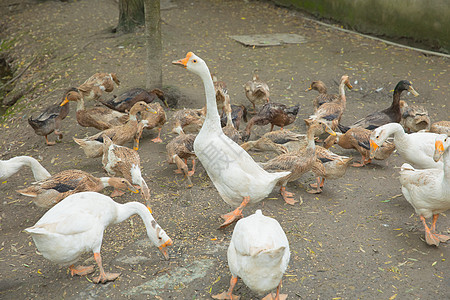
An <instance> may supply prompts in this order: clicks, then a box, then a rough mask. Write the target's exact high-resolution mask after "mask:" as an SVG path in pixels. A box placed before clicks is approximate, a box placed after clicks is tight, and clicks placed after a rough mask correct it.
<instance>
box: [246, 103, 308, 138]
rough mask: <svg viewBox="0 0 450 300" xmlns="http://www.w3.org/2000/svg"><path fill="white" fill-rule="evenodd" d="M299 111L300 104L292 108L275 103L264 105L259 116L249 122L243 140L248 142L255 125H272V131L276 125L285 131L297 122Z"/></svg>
mask: <svg viewBox="0 0 450 300" xmlns="http://www.w3.org/2000/svg"><path fill="white" fill-rule="evenodd" d="M299 109H300V105H299V104H297V105H295V106H291V107H287V106H286V105H284V104H281V103H273V102H270V103H266V104H264V106H263V107H262V108H261V110H260V111H259V112H258V114H257V115H256V116H254V117H252V118H251V119H250V121H248V123H247V126H246V127H245V130H244V132H243V134H242V139H243V140H244V141H248V139H249V138H250V131H251V129H252V127H253V125H258V126H264V125H267V124H270V131H272V130H273V127H274V126H275V125H276V126H279V127H281V129H283V128H284V127H285V126H287V125H289V124H292V123H293V122H294V121H295V119H296V118H297V114H298V111H299Z"/></svg>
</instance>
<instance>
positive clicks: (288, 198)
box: [280, 187, 298, 205]
mask: <svg viewBox="0 0 450 300" xmlns="http://www.w3.org/2000/svg"><path fill="white" fill-rule="evenodd" d="M280 193H281V196H283V199H284V201H285V202H286V203H287V204H289V205H294V204H295V203H297V202H298V201H297V200H295V199H294V195H295V194H294V193H291V192H287V191H286V188H285V187H282V188H281V189H280Z"/></svg>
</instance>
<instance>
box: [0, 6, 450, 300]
mask: <svg viewBox="0 0 450 300" xmlns="http://www.w3.org/2000/svg"><path fill="white" fill-rule="evenodd" d="M172 4H175V5H176V6H175V7H172V8H171V9H167V10H163V11H162V13H161V15H162V20H163V23H162V31H163V40H164V43H163V52H164V54H163V55H164V56H163V58H164V62H163V80H164V85H166V86H172V87H177V88H178V89H180V90H181V91H182V92H183V93H184V94H186V95H187V96H188V97H187V98H186V99H182V101H180V103H179V105H178V109H179V108H183V107H193V108H200V107H202V106H203V105H204V101H205V97H204V92H203V85H202V83H201V81H200V79H199V78H198V77H196V76H195V75H193V74H191V73H189V72H187V71H186V70H183V69H181V68H177V67H175V66H172V65H171V61H172V60H175V59H179V58H182V57H184V56H185V54H186V52H188V51H193V52H195V53H196V54H197V55H199V56H200V57H202V58H203V59H204V60H205V61H206V62H207V64H208V66H209V68H210V70H211V72H213V73H215V74H216V75H217V77H218V78H219V79H220V80H223V81H225V82H226V83H227V85H228V90H229V93H230V95H231V99H232V102H233V103H237V104H244V105H247V106H248V107H249V104H250V103H249V102H248V101H247V99H246V98H245V95H244V89H243V87H242V85H243V84H244V83H245V82H246V81H248V80H249V79H250V78H251V74H252V72H253V70H255V69H258V70H259V74H260V77H261V79H263V80H265V81H267V83H268V84H269V86H270V89H271V100H272V101H274V102H281V103H285V104H288V105H294V104H297V103H300V105H301V110H300V112H299V115H298V117H297V120H296V121H295V123H294V124H292V125H290V126H288V127H287V128H289V129H291V130H296V131H298V132H305V126H304V123H303V120H302V119H304V118H306V117H307V116H309V115H310V114H311V113H312V100H313V98H314V97H315V96H316V93H315V92H309V93H307V92H304V91H305V89H306V88H307V87H309V84H310V82H311V81H313V80H319V79H320V80H322V81H324V82H325V83H326V84H327V85H328V87H329V91H330V92H334V93H337V84H338V80H339V78H340V76H341V75H343V74H348V75H349V76H350V78H351V81H352V83H353V84H354V89H353V90H352V91H349V92H348V93H347V99H348V100H347V110H346V112H345V114H344V116H343V120H342V122H343V124H351V123H353V122H354V121H355V120H357V119H359V118H361V117H363V116H365V115H367V114H368V113H370V112H373V111H375V110H379V109H382V108H385V107H387V106H389V105H390V103H391V100H392V90H393V88H394V86H395V85H396V83H397V82H398V81H399V80H402V79H408V80H411V81H412V82H413V85H414V88H415V89H416V90H417V91H418V92H419V93H420V96H419V97H416V98H414V97H413V96H412V95H406V94H405V95H403V96H402V98H403V99H404V100H406V101H408V102H410V103H411V102H412V103H418V104H421V105H423V106H425V107H426V108H427V109H428V111H429V113H430V117H431V118H432V120H433V121H439V120H444V119H448V116H449V109H448V103H449V96H448V95H449V94H450V85H449V83H450V80H449V79H450V76H449V60H448V59H445V58H441V57H436V56H425V55H423V54H421V53H420V52H414V51H410V50H405V49H402V48H397V47H393V46H388V45H386V44H384V43H383V42H378V41H373V40H370V39H366V38H363V37H360V36H358V35H356V34H350V33H343V32H339V31H336V30H333V29H330V28H326V27H322V26H320V25H317V24H316V23H314V22H311V21H308V20H305V19H303V18H302V14H301V13H299V12H296V11H292V10H289V9H286V8H280V7H276V6H274V5H273V4H271V3H266V2H262V1H236V0H228V1H199V0H190V1H186V0H176V1H175V0H174V1H173V2H172ZM0 11H1V13H0V14H1V30H2V32H1V38H2V40H4V41H9V42H11V47H10V48H8V49H3V48H2V49H3V50H2V54H6V55H7V56H8V58H9V59H11V64H12V66H13V68H14V69H16V70H17V72H19V71H20V70H21V69H22V68H24V67H25V66H27V64H28V63H30V62H31V61H32V60H33V58H35V57H37V59H36V62H35V63H34V64H33V65H31V66H30V68H29V69H28V70H27V71H26V72H25V73H24V75H23V76H22V77H21V78H20V79H19V80H18V83H17V85H18V86H19V87H21V89H24V90H25V91H26V93H25V95H24V97H22V98H21V99H20V100H19V102H18V104H16V106H15V108H14V109H13V110H12V113H11V111H9V115H8V116H7V117H6V120H5V121H4V122H3V123H2V124H1V126H0V128H1V129H0V136H1V140H0V157H1V159H9V158H11V157H14V156H18V155H30V156H33V157H35V158H38V159H39V160H40V161H41V163H42V164H43V165H44V166H45V167H46V168H47V169H48V170H49V171H50V172H51V173H56V172H59V171H61V170H64V169H71V168H77V169H81V170H85V171H89V172H91V173H92V174H94V175H96V176H105V175H104V174H105V173H104V171H103V170H102V165H101V159H100V158H98V159H87V158H85V156H84V154H83V152H82V150H81V149H80V148H79V147H78V146H77V145H76V144H75V143H74V142H73V141H72V137H74V136H76V137H84V136H86V135H90V134H93V133H95V132H96V130H95V129H86V128H83V127H80V126H79V125H78V124H77V122H76V119H75V106H74V105H72V106H71V112H70V114H69V116H68V117H67V118H66V119H65V120H64V121H63V132H64V138H63V142H62V143H60V144H57V145H55V146H52V147H48V146H46V145H45V143H44V138H43V137H41V136H37V135H35V134H34V132H33V130H32V129H31V127H29V125H28V124H27V121H26V120H27V118H28V117H29V116H30V115H33V116H36V115H37V114H38V112H39V111H41V110H42V109H43V108H45V107H46V106H48V105H50V104H53V103H56V102H58V101H60V99H61V97H62V95H63V92H64V90H66V89H67V88H69V87H71V86H77V85H79V84H81V83H82V82H84V80H85V79H86V78H88V77H89V76H90V75H92V74H94V73H96V72H116V73H117V74H118V75H119V77H120V79H121V82H122V84H121V86H120V87H119V88H118V89H116V90H115V91H114V92H113V94H120V93H121V92H123V91H126V90H127V89H129V88H132V87H143V86H144V85H145V81H146V80H145V79H146V77H145V76H146V74H145V44H144V39H143V33H142V31H141V32H138V33H133V34H122V35H116V34H113V33H111V30H112V28H113V27H115V26H116V24H117V20H118V4H117V1H111V0H95V1H88V0H80V1H69V2H59V1H31V0H28V1H26V0H24V1H9V0H8V1H3V2H2V3H1V4H0ZM256 33H297V34H300V35H303V36H305V37H306V39H307V43H305V44H298V45H284V46H278V47H257V48H252V47H245V46H243V45H241V44H239V43H237V42H235V41H234V40H232V39H231V38H230V37H229V36H230V35H238V34H256ZM16 90H17V88H16ZM377 91H378V92H377ZM111 96H112V94H110V95H105V97H111ZM167 114H168V116H169V118H170V116H171V115H172V114H173V110H167ZM268 130H269V127H268V126H266V127H262V128H257V129H256V131H255V133H253V134H252V137H251V138H252V139H255V138H257V137H258V136H260V135H261V134H263V133H264V132H266V131H268ZM167 131H168V126H165V127H164V128H163V140H164V143H163V144H155V143H152V142H151V141H150V139H151V138H153V137H154V136H155V134H156V133H155V132H147V133H146V134H145V135H144V138H143V140H142V141H141V148H140V150H139V153H140V155H141V161H142V166H143V173H144V177H145V179H146V180H147V183H148V184H149V186H150V187H151V189H152V203H153V215H154V217H155V219H156V220H157V221H158V223H159V224H160V225H161V226H162V227H163V228H164V229H165V230H166V232H167V233H168V234H169V236H170V237H171V238H172V239H173V241H174V245H173V247H172V248H171V249H170V257H171V259H170V260H169V261H165V260H163V257H162V256H161V255H160V253H159V252H158V250H157V249H156V248H155V247H153V246H152V245H151V244H150V242H149V240H148V238H147V237H146V234H145V230H144V226H143V223H142V221H141V220H140V219H139V218H138V217H133V218H131V219H129V220H127V221H125V222H122V223H121V224H118V225H114V226H111V227H109V228H108V229H107V231H106V232H105V236H104V239H103V246H102V257H103V263H104V266H105V269H106V270H111V271H113V272H121V273H122V274H121V276H120V277H119V279H117V280H116V281H115V282H111V283H108V284H104V285H101V284H100V285H95V284H93V283H92V282H91V280H92V275H89V276H85V277H73V278H72V277H71V276H70V275H69V274H68V272H67V269H66V268H61V267H59V266H57V265H55V264H53V263H51V262H50V261H47V260H46V259H44V258H43V257H42V256H41V255H39V254H38V253H37V252H36V248H35V246H34V244H33V242H32V239H31V237H30V236H28V235H27V234H26V233H24V232H23V229H25V228H27V227H29V226H32V225H33V224H34V223H35V222H36V221H37V220H39V218H40V217H41V216H42V215H43V214H44V213H45V210H43V209H39V208H37V207H36V206H34V205H33V204H32V202H30V199H29V198H26V197H23V196H20V195H18V194H17V193H16V192H15V190H17V189H19V188H22V187H24V186H27V185H29V184H30V183H31V182H32V181H33V177H32V173H31V172H30V170H27V169H24V170H21V171H20V172H19V173H18V174H16V175H14V176H12V177H10V178H9V179H8V180H6V181H4V182H2V183H0V197H1V202H0V210H1V212H0V217H1V229H0V230H1V235H0V270H1V271H0V297H1V298H2V299H32V298H46V299H57V298H59V299H61V298H67V299H93V298H106V297H111V298H132V299H141V298H146V297H147V298H150V299H210V297H211V296H210V295H211V294H217V293H220V292H222V291H224V290H226V289H227V288H228V284H229V278H230V272H229V270H228V266H227V259H226V249H227V247H228V243H229V240H230V237H231V233H232V230H233V226H230V227H229V228H226V229H224V230H219V229H217V228H218V226H219V225H220V223H221V222H222V220H221V219H220V217H219V216H220V214H223V213H226V212H228V211H230V210H231V209H234V208H233V207H230V206H228V205H227V204H226V203H225V202H224V201H223V200H222V199H221V198H220V196H219V195H218V193H217V191H216V189H215V188H214V186H213V185H212V184H211V182H210V180H209V178H208V177H207V175H206V173H205V171H204V170H203V168H202V167H201V166H200V167H199V170H198V172H197V173H196V175H195V176H194V177H193V183H194V187H193V188H191V189H187V188H186V183H185V181H184V180H183V178H182V177H180V175H175V174H174V173H173V170H174V169H175V167H174V166H173V165H169V164H167V162H166V154H165V144H166V143H167V142H168V141H169V140H170V139H171V138H173V135H170V134H167ZM51 139H54V136H51ZM333 151H335V152H336V153H340V154H345V155H350V156H353V157H354V158H355V160H359V154H358V153H357V152H356V151H353V150H343V149H341V148H339V147H335V148H333ZM253 154H254V155H255V158H256V159H258V160H265V159H267V157H269V156H270V155H267V154H262V153H253ZM402 163H403V161H402V159H401V158H400V157H399V156H398V154H395V153H394V155H393V156H392V157H390V158H389V159H388V161H387V162H386V161H381V162H379V161H378V162H377V161H375V162H374V163H372V164H370V165H368V166H366V167H363V168H350V169H349V170H348V172H347V174H346V176H345V177H343V178H341V179H338V180H330V181H328V182H326V185H325V188H324V191H323V193H322V194H320V195H311V194H308V193H306V187H307V185H308V184H309V183H311V182H313V175H312V174H308V175H305V176H303V177H302V178H301V179H300V180H299V181H297V182H293V183H291V184H289V185H288V190H289V191H291V192H294V193H295V194H296V199H298V200H300V199H301V200H302V201H301V202H300V203H297V204H296V205H295V206H289V205H286V204H285V203H284V201H283V200H282V198H281V197H280V195H279V193H278V191H276V190H274V191H273V192H272V194H271V195H270V196H269V198H267V199H266V200H264V201H262V202H260V203H258V204H256V205H254V206H251V207H248V208H246V209H245V210H244V214H245V215H249V214H251V213H253V212H254V211H255V210H256V209H262V210H263V213H264V214H265V215H268V216H271V217H273V218H275V219H277V220H278V221H279V222H280V224H281V226H282V227H283V228H284V230H285V232H286V234H287V237H288V239H289V242H290V247H291V251H292V255H291V261H290V264H289V268H288V271H287V273H286V275H285V277H284V279H283V291H284V292H285V293H288V294H289V299H446V298H448V297H449V295H450V279H449V273H448V272H449V271H448V270H449V260H450V257H449V256H450V247H449V245H448V244H441V245H440V246H439V247H430V246H428V245H427V244H426V243H425V242H424V232H423V227H422V225H421V223H420V222H419V220H418V218H417V216H415V215H414V210H413V208H412V207H411V205H409V203H408V202H407V201H406V200H405V198H404V197H403V195H402V193H401V187H400V183H399V180H398V176H399V175H398V171H399V167H400V166H401V164H402ZM105 192H106V193H107V194H108V193H109V192H110V191H105ZM117 201H119V202H122V203H124V202H127V201H142V200H141V199H140V197H139V196H136V195H130V194H126V195H124V196H122V197H120V198H118V199H117ZM438 229H439V230H440V231H441V232H447V233H449V232H450V220H449V218H448V217H447V216H445V215H444V214H443V215H442V216H441V218H440V219H439V221H438ZM93 262H94V261H93V256H92V255H91V254H86V255H85V256H84V257H83V259H82V260H81V262H80V263H84V264H88V263H93ZM235 293H236V294H238V295H241V296H242V298H241V299H258V295H255V294H254V293H252V292H251V291H250V290H249V289H248V288H247V287H246V286H245V285H244V284H243V283H242V281H238V284H237V286H236V289H235Z"/></svg>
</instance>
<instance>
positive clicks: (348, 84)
mask: <svg viewBox="0 0 450 300" xmlns="http://www.w3.org/2000/svg"><path fill="white" fill-rule="evenodd" d="M345 85H346V86H347V87H348V88H349V89H350V90H351V89H352V88H353V86H352V85H351V84H350V82H348V81H347V82H346V83H345Z"/></svg>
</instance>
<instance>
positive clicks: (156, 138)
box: [152, 127, 163, 143]
mask: <svg viewBox="0 0 450 300" xmlns="http://www.w3.org/2000/svg"><path fill="white" fill-rule="evenodd" d="M161 129H162V128H161V127H159V128H158V136H157V137H155V138H154V139H152V142H153V143H162V142H163V140H162V139H161Z"/></svg>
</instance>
